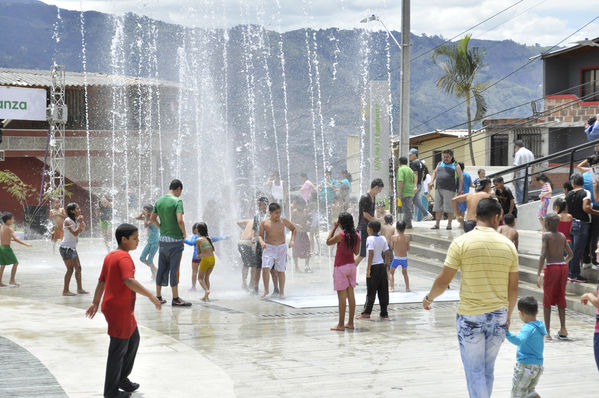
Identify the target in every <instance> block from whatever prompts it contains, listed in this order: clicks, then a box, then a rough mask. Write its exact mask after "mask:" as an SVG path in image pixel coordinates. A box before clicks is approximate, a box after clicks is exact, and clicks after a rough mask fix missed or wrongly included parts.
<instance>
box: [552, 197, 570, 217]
mask: <svg viewBox="0 0 599 398" xmlns="http://www.w3.org/2000/svg"><path fill="white" fill-rule="evenodd" d="M556 207H557V214H560V213H563V212H565V211H566V207H567V204H566V200H565V199H564V198H555V200H554V201H553V208H554V209H555V208H556Z"/></svg>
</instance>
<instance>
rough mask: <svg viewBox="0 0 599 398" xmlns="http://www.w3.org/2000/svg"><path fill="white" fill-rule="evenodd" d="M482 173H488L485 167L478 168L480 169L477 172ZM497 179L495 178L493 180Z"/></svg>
mask: <svg viewBox="0 0 599 398" xmlns="http://www.w3.org/2000/svg"><path fill="white" fill-rule="evenodd" d="M480 173H485V174H486V173H487V172H486V170H485V169H478V171H477V172H476V174H480ZM493 181H495V180H493Z"/></svg>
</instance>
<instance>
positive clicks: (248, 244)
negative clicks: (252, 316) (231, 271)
mask: <svg viewBox="0 0 599 398" xmlns="http://www.w3.org/2000/svg"><path fill="white" fill-rule="evenodd" d="M252 221H253V220H252V219H251V218H248V219H245V220H239V221H237V225H238V226H239V228H241V234H240V235H239V241H238V242H237V250H239V255H240V256H241V262H242V263H243V265H242V267H241V288H242V289H243V290H248V284H247V278H248V273H249V270H250V268H252V269H255V268H256V255H255V254H254V249H253V248H252V246H253V245H252V237H253V236H254V231H253V229H252ZM252 281H253V278H252V277H251V276H250V286H249V290H252V289H253V288H254V286H252Z"/></svg>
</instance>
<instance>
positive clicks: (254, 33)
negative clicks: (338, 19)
mask: <svg viewBox="0 0 599 398" xmlns="http://www.w3.org/2000/svg"><path fill="white" fill-rule="evenodd" d="M83 17H84V20H85V24H84V32H85V42H86V48H87V70H88V71H89V72H103V73H112V72H114V71H115V65H119V68H120V69H118V71H119V72H121V73H126V74H128V75H133V76H137V75H139V76H152V77H153V76H154V75H155V74H156V75H158V76H159V77H161V78H164V79H168V80H174V81H181V82H183V83H184V84H187V82H188V81H189V78H190V77H193V78H197V76H199V75H201V79H209V80H210V81H211V83H212V87H213V88H214V89H213V93H212V95H213V96H214V101H215V102H220V103H221V104H222V101H223V99H224V98H227V107H226V108H227V109H228V115H227V119H228V122H229V125H230V126H231V127H233V128H235V129H236V130H237V131H246V130H247V129H248V123H249V122H248V120H249V119H250V118H253V119H254V120H253V121H254V123H255V127H256V132H257V134H258V136H259V137H262V138H260V139H263V140H264V141H263V145H262V146H263V147H264V149H265V150H266V149H272V148H271V147H272V145H271V141H272V140H271V139H269V138H268V137H269V134H271V135H272V130H273V122H272V113H271V112H270V109H271V98H272V108H273V112H274V115H275V123H274V124H275V127H276V128H277V129H278V132H277V134H278V136H279V137H282V134H284V131H285V130H284V126H285V123H284V120H285V119H284V106H283V104H284V97H283V88H284V85H283V70H282V68H281V58H280V48H279V43H280V42H282V47H283V54H284V58H285V70H284V73H285V83H286V89H287V103H288V115H287V120H288V121H289V123H288V126H289V130H290V149H291V151H292V153H291V157H292V163H293V162H297V163H296V164H301V165H304V164H305V162H313V158H314V144H313V138H314V134H313V130H314V126H316V132H317V134H316V137H317V138H318V139H317V142H318V145H320V139H321V135H320V132H321V129H322V131H324V140H325V141H326V143H325V158H326V159H327V160H326V161H327V163H329V164H332V165H333V166H335V167H342V166H343V159H344V158H345V140H346V136H347V135H348V134H359V132H360V125H361V119H360V111H359V110H360V100H361V97H362V96H363V95H364V93H365V90H364V84H363V83H364V82H365V81H367V80H368V79H374V80H386V79H387V78H388V70H389V69H390V70H391V76H390V81H391V91H392V92H391V98H392V101H393V121H394V131H395V132H396V133H397V131H398V126H399V118H400V115H399V91H400V90H399V77H400V68H399V66H400V52H399V49H398V48H397V47H396V46H395V44H394V43H393V41H390V40H389V39H388V38H387V35H386V34H385V33H382V32H377V33H368V32H365V31H362V30H357V29H355V30H339V29H336V28H330V29H321V30H311V29H308V30H307V31H306V30H304V29H301V30H295V31H290V32H285V33H284V34H282V35H281V34H279V33H277V32H272V31H266V30H264V29H262V28H261V27H259V26H254V25H249V26H236V27H233V28H231V29H229V30H228V31H227V32H226V33H227V35H225V34H224V33H225V32H223V30H216V29H215V30H202V29H190V28H183V27H181V26H177V25H172V24H167V23H164V22H161V21H154V20H151V19H149V18H147V17H141V16H137V15H134V14H127V15H125V16H124V17H121V18H116V17H113V16H111V15H107V14H102V13H98V12H85V13H84V14H83ZM0 26H2V33H3V35H2V36H3V45H2V46H1V47H0V67H5V68H33V69H49V67H50V65H51V64H52V63H53V62H54V61H55V62H56V63H58V64H62V65H65V66H66V68H67V70H71V71H82V68H83V66H82V57H81V54H82V50H81V49H82V37H81V14H80V13H79V12H76V11H67V10H60V19H59V18H58V10H57V8H56V7H54V6H49V5H46V4H44V3H41V2H38V1H35V0H18V1H17V0H4V1H2V2H1V3H0ZM119 26H122V28H123V36H122V37H123V38H122V40H120V41H118V40H117V41H116V43H117V44H118V45H121V46H122V49H123V51H122V52H120V53H116V52H115V50H114V48H115V47H114V44H115V40H114V38H115V31H116V29H117V27H119ZM393 34H394V35H396V37H398V38H399V37H400V33H399V32H393ZM225 36H227V37H228V39H227V40H225ZM56 38H59V39H58V40H56ZM411 40H412V49H411V52H412V59H413V61H412V63H411V71H412V72H411V79H412V81H411V101H410V102H411V115H410V117H411V129H412V133H413V134H414V133H422V132H425V131H430V130H432V129H442V128H448V127H452V126H456V125H459V124H460V123H464V122H465V117H466V116H465V115H466V110H465V105H461V106H458V107H457V108H456V109H453V110H451V111H449V112H446V113H444V114H442V115H441V116H439V117H437V118H434V117H435V116H437V115H438V114H440V113H442V112H444V111H445V110H446V109H448V108H451V107H453V106H454V105H455V104H457V103H459V102H460V101H458V100H456V99H455V98H453V97H450V96H447V95H446V94H444V93H442V92H441V91H440V90H439V89H438V88H437V87H436V85H435V81H436V80H437V78H438V77H439V76H440V75H441V68H440V67H439V66H437V65H435V64H434V63H433V62H432V58H431V55H432V51H431V50H432V49H433V48H435V47H436V46H438V45H441V44H442V43H443V42H444V39H443V38H442V37H440V36H426V35H422V36H415V35H412V36H411ZM154 42H155V46H154ZM471 46H478V47H480V48H481V49H482V50H483V51H484V53H485V59H486V66H485V67H484V68H483V69H482V70H481V71H480V75H479V77H478V81H481V82H491V83H492V82H494V81H496V80H497V79H499V78H501V77H503V76H505V75H507V74H509V73H511V72H513V71H514V70H516V69H517V68H519V67H520V66H521V65H523V64H525V63H526V62H527V61H528V58H529V57H531V56H533V55H536V54H538V53H540V52H542V51H543V50H545V49H544V48H542V47H538V46H537V47H527V46H525V45H522V44H518V43H515V42H513V41H510V40H504V41H491V40H476V38H473V39H472V40H471ZM154 47H155V50H153V48H154ZM224 48H226V49H227V51H226V52H224ZM314 52H315V53H316V55H314ZM122 54H125V56H124V58H123V55H122ZM182 54H183V55H182ZM422 54H424V55H422ZM154 55H155V60H156V64H155V65H156V66H155V67H154V66H152V62H151V60H152V56H154ZM181 59H186V60H187V61H186V62H187V64H188V65H187V72H185V73H186V75H185V76H183V75H181V71H182V68H181V64H180V62H179V60H181ZM225 59H226V60H227V62H226V65H225ZM309 61H310V62H309ZM387 64H389V68H388V67H387ZM190 65H191V66H190ZM310 68H311V69H312V74H311V75H310V74H309V70H310ZM316 68H318V70H316ZM248 82H249V83H248ZM541 84H542V64H541V61H539V60H537V61H534V62H532V63H531V64H530V65H528V66H526V67H525V68H523V69H521V70H519V71H518V72H516V73H514V74H513V75H511V76H509V77H508V78H507V79H506V80H504V81H502V82H501V83H499V84H497V85H496V86H494V87H492V88H491V89H489V90H488V91H487V92H486V98H487V101H488V103H489V111H488V114H493V113H495V112H498V111H500V110H502V109H506V108H509V107H512V106H515V105H519V104H524V106H521V107H519V108H517V109H515V110H511V111H509V112H508V113H503V114H500V115H497V116H494V117H508V116H509V117H515V116H519V117H522V116H528V115H530V114H531V113H532V112H531V108H530V105H528V102H530V101H531V100H533V99H535V98H538V97H540V96H541V93H542V90H541ZM224 87H227V88H228V89H227V92H226V93H223V88H224ZM250 90H251V91H252V93H253V108H252V107H251V106H250V102H249V100H248V98H249V92H250ZM319 93H320V95H319ZM225 95H226V96H225ZM319 99H320V101H319ZM313 115H314V124H313ZM321 116H322V119H321ZM432 118H434V119H433V120H430V119H432ZM321 120H322V123H321ZM429 120H430V121H429ZM427 121H428V122H427ZM321 124H322V127H321ZM464 126H465V125H462V126H460V127H462V128H463V127H464ZM279 140H281V138H279ZM239 141H240V143H241V144H243V142H242V141H243V140H242V139H241V138H240V139H239ZM266 152H267V151H266ZM266 152H265V153H266ZM321 155H322V154H321ZM264 156H266V157H268V156H270V157H271V159H272V155H268V154H265V155H264ZM299 171H301V170H297V172H299Z"/></svg>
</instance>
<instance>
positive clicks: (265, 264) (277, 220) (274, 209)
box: [258, 202, 296, 298]
mask: <svg viewBox="0 0 599 398" xmlns="http://www.w3.org/2000/svg"><path fill="white" fill-rule="evenodd" d="M268 212H269V213H270V217H269V218H266V219H264V220H263V221H262V222H261V223H260V229H259V231H258V241H259V242H260V246H261V247H262V280H263V281H264V293H263V294H262V297H266V296H267V295H268V282H269V277H268V273H269V272H270V270H271V268H274V269H275V270H276V271H277V275H278V279H279V281H278V282H279V286H278V287H279V296H280V298H285V269H286V266H287V246H286V245H285V227H287V228H288V229H289V230H290V231H291V239H290V240H289V248H290V249H291V248H292V247H293V244H294V243H295V232H296V231H295V226H294V225H293V224H292V223H291V221H289V220H288V219H286V218H284V217H281V206H280V205H279V204H278V203H276V202H273V203H271V204H270V205H268ZM265 233H266V240H265V238H264V236H265V235H264V234H265ZM273 283H274V284H275V285H276V281H273ZM275 287H276V286H275Z"/></svg>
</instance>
